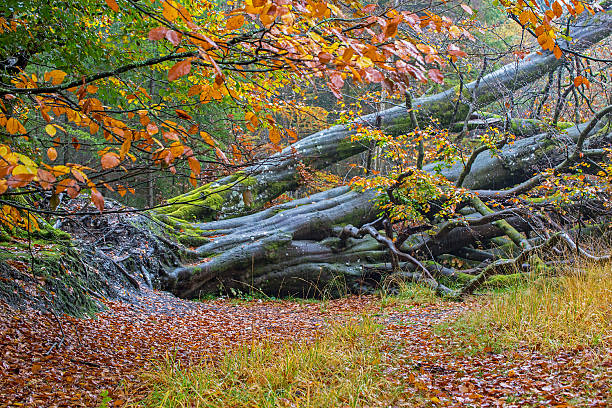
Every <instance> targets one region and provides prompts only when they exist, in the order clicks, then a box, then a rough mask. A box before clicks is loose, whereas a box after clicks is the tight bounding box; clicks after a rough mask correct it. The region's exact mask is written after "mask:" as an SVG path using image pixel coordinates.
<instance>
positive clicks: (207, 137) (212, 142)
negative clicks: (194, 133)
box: [200, 131, 215, 147]
mask: <svg viewBox="0 0 612 408" xmlns="http://www.w3.org/2000/svg"><path fill="white" fill-rule="evenodd" d="M200 136H202V139H204V142H206V144H208V145H210V146H213V147H214V146H215V140H214V139H213V138H212V137H211V136H210V135H209V134H208V132H204V131H202V132H200Z"/></svg>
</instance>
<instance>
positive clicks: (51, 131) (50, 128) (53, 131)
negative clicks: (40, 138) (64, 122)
mask: <svg viewBox="0 0 612 408" xmlns="http://www.w3.org/2000/svg"><path fill="white" fill-rule="evenodd" d="M45 132H47V134H48V135H49V136H55V134H56V133H57V129H56V128H55V126H53V125H47V126H45Z"/></svg>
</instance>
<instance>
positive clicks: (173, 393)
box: [138, 317, 405, 407]
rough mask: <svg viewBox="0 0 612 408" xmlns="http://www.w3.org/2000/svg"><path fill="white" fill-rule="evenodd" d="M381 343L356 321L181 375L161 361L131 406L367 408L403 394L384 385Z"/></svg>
mask: <svg viewBox="0 0 612 408" xmlns="http://www.w3.org/2000/svg"><path fill="white" fill-rule="evenodd" d="M383 343H384V341H383V339H382V338H381V335H380V327H379V326H378V325H377V324H375V323H374V322H373V320H372V319H371V318H369V317H363V318H362V319H361V320H360V321H359V322H352V323H347V324H344V325H339V326H336V327H333V328H332V329H331V331H330V332H329V333H327V334H325V335H324V336H321V337H319V338H317V339H316V340H313V341H311V342H291V343H285V344H281V345H279V344H276V343H273V342H270V341H263V342H255V343H253V344H250V345H246V346H242V347H240V348H238V349H236V350H233V351H228V352H227V353H226V354H225V355H224V356H223V357H222V358H221V360H220V361H217V362H210V361H203V362H201V363H200V364H197V365H193V366H190V367H184V366H182V365H181V364H180V363H179V362H177V361H175V360H174V359H172V358H171V357H168V358H167V359H166V360H165V361H162V362H161V363H159V365H158V366H157V367H156V368H155V369H153V370H151V371H148V374H147V375H146V376H145V378H144V380H145V387H146V388H147V391H148V396H147V397H146V399H145V400H143V401H142V402H140V403H139V405H138V406H155V407H228V406H231V407H247V406H248V407H255V406H256V407H282V406H307V407H331V406H348V407H356V406H374V405H377V403H378V402H379V401H382V400H385V401H389V400H393V399H394V397H395V396H397V395H400V393H401V391H402V390H401V389H400V388H399V386H398V385H396V384H392V383H391V382H389V381H388V380H387V379H386V378H385V375H384V370H385V368H386V367H388V364H389V363H390V361H387V360H388V358H389V357H388V356H387V354H386V353H385V352H384V350H383ZM404 396H405V394H404Z"/></svg>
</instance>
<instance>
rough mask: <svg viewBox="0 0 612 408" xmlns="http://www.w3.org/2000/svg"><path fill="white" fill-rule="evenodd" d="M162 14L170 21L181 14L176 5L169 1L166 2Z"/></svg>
mask: <svg viewBox="0 0 612 408" xmlns="http://www.w3.org/2000/svg"><path fill="white" fill-rule="evenodd" d="M162 15H163V16H164V18H165V19H166V20H168V21H174V20H176V18H177V17H178V15H179V12H178V9H177V8H176V6H175V5H174V4H172V3H170V2H169V1H165V2H164V10H163V11H162Z"/></svg>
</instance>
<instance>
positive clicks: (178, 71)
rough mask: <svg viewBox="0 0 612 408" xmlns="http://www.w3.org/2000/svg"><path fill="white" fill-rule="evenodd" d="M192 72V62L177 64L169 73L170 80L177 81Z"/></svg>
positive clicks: (186, 61)
mask: <svg viewBox="0 0 612 408" xmlns="http://www.w3.org/2000/svg"><path fill="white" fill-rule="evenodd" d="M190 71H191V60H189V59H187V60H184V61H179V62H177V63H176V64H175V65H174V66H173V67H172V68H170V71H168V80H169V81H175V80H176V79H178V78H180V77H182V76H185V75H187V74H189V72H190Z"/></svg>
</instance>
